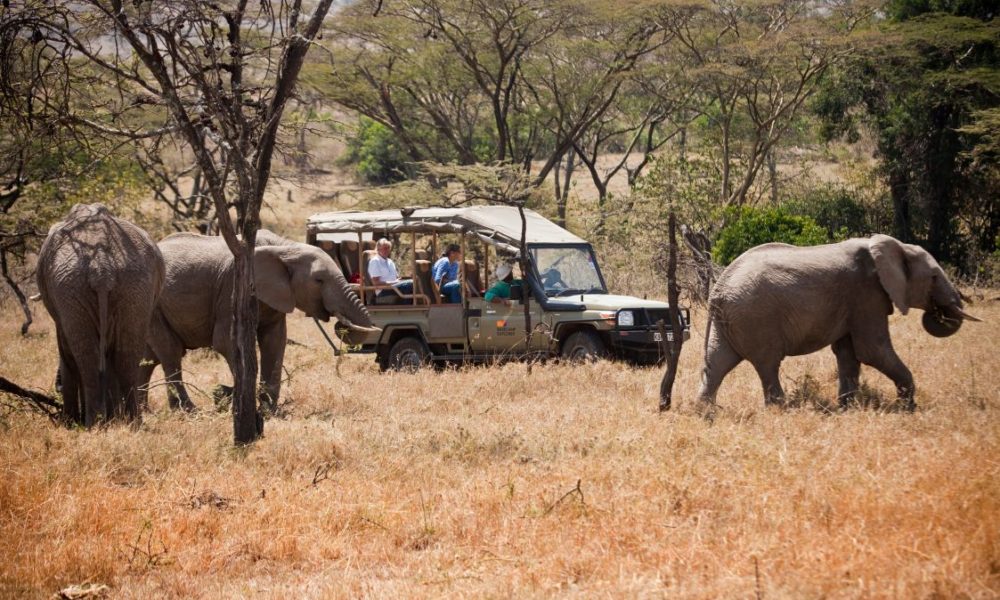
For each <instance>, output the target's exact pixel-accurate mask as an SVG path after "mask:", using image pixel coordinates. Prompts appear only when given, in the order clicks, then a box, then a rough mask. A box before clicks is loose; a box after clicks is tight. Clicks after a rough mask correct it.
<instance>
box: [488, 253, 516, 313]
mask: <svg viewBox="0 0 1000 600" xmlns="http://www.w3.org/2000/svg"><path fill="white" fill-rule="evenodd" d="M493 275H495V276H496V278H497V282H496V283H494V284H493V287H491V288H490V289H488V290H486V295H485V296H483V299H484V300H486V301H487V302H490V303H492V304H503V305H504V306H510V305H511V304H512V303H511V301H510V286H511V284H513V283H515V279H514V268H513V267H511V266H510V265H509V264H507V263H501V264H500V265H498V266H497V268H496V271H494V272H493Z"/></svg>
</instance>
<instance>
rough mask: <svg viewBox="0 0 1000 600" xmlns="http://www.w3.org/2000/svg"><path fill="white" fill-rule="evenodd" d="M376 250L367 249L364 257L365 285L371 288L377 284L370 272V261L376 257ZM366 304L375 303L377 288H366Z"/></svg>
mask: <svg viewBox="0 0 1000 600" xmlns="http://www.w3.org/2000/svg"><path fill="white" fill-rule="evenodd" d="M375 254H376V252H375V251H374V250H365V253H364V256H363V257H362V258H363V259H364V261H365V268H364V269H363V270H362V273H363V274H364V281H365V287H366V288H370V287H371V286H373V285H375V284H374V283H372V276H371V275H369V274H368V261H370V260H371V259H373V258H375ZM365 304H375V290H373V289H366V290H365Z"/></svg>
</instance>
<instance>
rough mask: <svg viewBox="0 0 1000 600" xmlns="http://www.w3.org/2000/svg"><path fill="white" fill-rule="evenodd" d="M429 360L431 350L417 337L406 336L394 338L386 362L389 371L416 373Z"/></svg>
mask: <svg viewBox="0 0 1000 600" xmlns="http://www.w3.org/2000/svg"><path fill="white" fill-rule="evenodd" d="M430 361H431V351H430V349H428V348H427V344H425V343H424V342H423V340H421V339H420V338H418V337H414V336H411V335H409V336H406V337H403V338H399V339H398V340H396V343H395V344H393V345H392V348H390V349H389V355H388V357H387V360H386V363H387V367H388V369H389V370H390V371H403V372H406V373H416V372H417V371H419V370H420V369H421V368H423V367H426V366H427V365H428V364H429V363H430Z"/></svg>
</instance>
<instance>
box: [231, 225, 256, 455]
mask: <svg viewBox="0 0 1000 600" xmlns="http://www.w3.org/2000/svg"><path fill="white" fill-rule="evenodd" d="M242 225H243V227H242V233H243V239H242V241H241V243H240V245H241V246H242V252H240V254H239V255H237V256H234V257H233V261H234V266H235V273H234V275H235V276H234V281H233V301H232V302H233V303H232V306H233V326H232V330H231V331H230V343H231V344H232V351H231V354H232V358H231V360H232V364H231V365H230V368H231V370H232V372H233V441H234V442H235V443H236V444H237V445H246V444H250V443H253V442H254V441H256V440H257V439H258V438H260V437H261V436H262V435H263V434H264V420H263V419H262V418H261V415H260V413H259V411H258V409H257V321H258V316H259V315H258V305H257V297H256V295H255V294H254V289H253V277H254V272H253V248H254V242H255V239H256V236H257V227H256V223H254V221H253V219H246V220H244V222H243V224H242Z"/></svg>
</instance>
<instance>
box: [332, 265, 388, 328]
mask: <svg viewBox="0 0 1000 600" xmlns="http://www.w3.org/2000/svg"><path fill="white" fill-rule="evenodd" d="M323 306H324V308H325V309H326V310H327V312H329V313H330V314H332V315H335V316H336V317H337V321H339V322H340V324H342V325H344V326H345V327H347V328H348V329H352V330H354V331H372V330H375V329H377V328H376V327H375V324H374V323H373V322H372V318H371V315H370V314H368V309H366V308H365V306H364V305H363V304H361V299H360V298H358V295H357V294H356V293H354V290H352V289H351V287H350V286H349V285H348V283H347V279H345V278H344V276H343V275H340V276H339V277H336V278H335V280H334V281H333V283H332V285H330V286H326V287H324V289H323Z"/></svg>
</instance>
